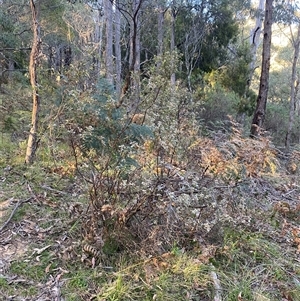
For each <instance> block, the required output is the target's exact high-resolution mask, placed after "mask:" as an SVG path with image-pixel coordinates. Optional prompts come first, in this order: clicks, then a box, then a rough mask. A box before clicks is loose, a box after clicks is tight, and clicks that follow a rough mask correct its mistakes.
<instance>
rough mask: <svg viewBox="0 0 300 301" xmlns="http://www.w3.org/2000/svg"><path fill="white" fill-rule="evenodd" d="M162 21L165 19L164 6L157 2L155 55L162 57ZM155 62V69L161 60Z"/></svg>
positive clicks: (158, 66)
mask: <svg viewBox="0 0 300 301" xmlns="http://www.w3.org/2000/svg"><path fill="white" fill-rule="evenodd" d="M164 21H165V8H164V7H163V5H162V4H160V3H158V18H157V56H158V57H159V58H160V60H161V58H162V55H163V51H164ZM160 60H159V62H158V63H157V69H158V70H159V68H160V66H161V61H160Z"/></svg>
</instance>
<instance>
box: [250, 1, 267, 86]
mask: <svg viewBox="0 0 300 301" xmlns="http://www.w3.org/2000/svg"><path fill="white" fill-rule="evenodd" d="M264 5H265V0H259V3H258V7H257V16H256V19H255V26H254V28H253V29H252V30H251V33H250V41H249V42H250V45H251V57H252V58H251V63H250V76H249V80H248V86H249V87H250V85H251V82H252V78H253V74H254V71H255V68H256V67H255V64H256V57H257V49H258V47H259V45H260V42H261V38H260V36H261V33H262V30H263V28H262V26H263V20H264Z"/></svg>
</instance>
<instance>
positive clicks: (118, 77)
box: [114, 8, 122, 99]
mask: <svg viewBox="0 0 300 301" xmlns="http://www.w3.org/2000/svg"><path fill="white" fill-rule="evenodd" d="M114 21H115V22H114V25H115V28H114V30H115V55H116V92H117V98H118V99H119V97H120V95H121V86H122V83H121V72H122V57H121V13H120V11H119V10H118V9H116V8H115V11H114Z"/></svg>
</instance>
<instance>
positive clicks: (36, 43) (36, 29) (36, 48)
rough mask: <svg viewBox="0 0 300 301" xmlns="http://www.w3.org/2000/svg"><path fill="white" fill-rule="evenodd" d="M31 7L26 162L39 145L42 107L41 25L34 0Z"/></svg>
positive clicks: (31, 161) (30, 162)
mask: <svg viewBox="0 0 300 301" xmlns="http://www.w3.org/2000/svg"><path fill="white" fill-rule="evenodd" d="M30 8H31V13H32V25H33V41H32V49H31V53H30V60H29V75H30V83H31V87H32V100H33V106H32V118H31V123H32V124H31V129H30V132H29V137H28V143H27V150H26V156H25V163H26V164H32V163H33V161H34V157H35V153H36V150H37V147H38V137H37V131H38V114H39V107H40V99H39V91H38V80H37V74H36V73H37V72H36V67H37V61H38V56H39V52H40V25H39V23H38V9H37V6H36V3H35V1H34V0H30Z"/></svg>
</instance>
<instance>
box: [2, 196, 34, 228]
mask: <svg viewBox="0 0 300 301" xmlns="http://www.w3.org/2000/svg"><path fill="white" fill-rule="evenodd" d="M31 199H32V197H30V198H28V199H26V200H25V201H22V200H18V202H17V204H16V206H15V208H14V209H13V211H12V212H11V214H10V216H9V218H8V219H7V221H6V222H5V223H4V224H3V225H2V227H1V228H0V232H2V231H3V229H4V228H5V227H6V226H7V225H8V224H9V222H10V221H11V219H12V218H13V216H14V214H15V212H16V211H17V209H18V208H19V207H20V206H21V205H22V204H24V203H26V202H28V201H30V200H31Z"/></svg>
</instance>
